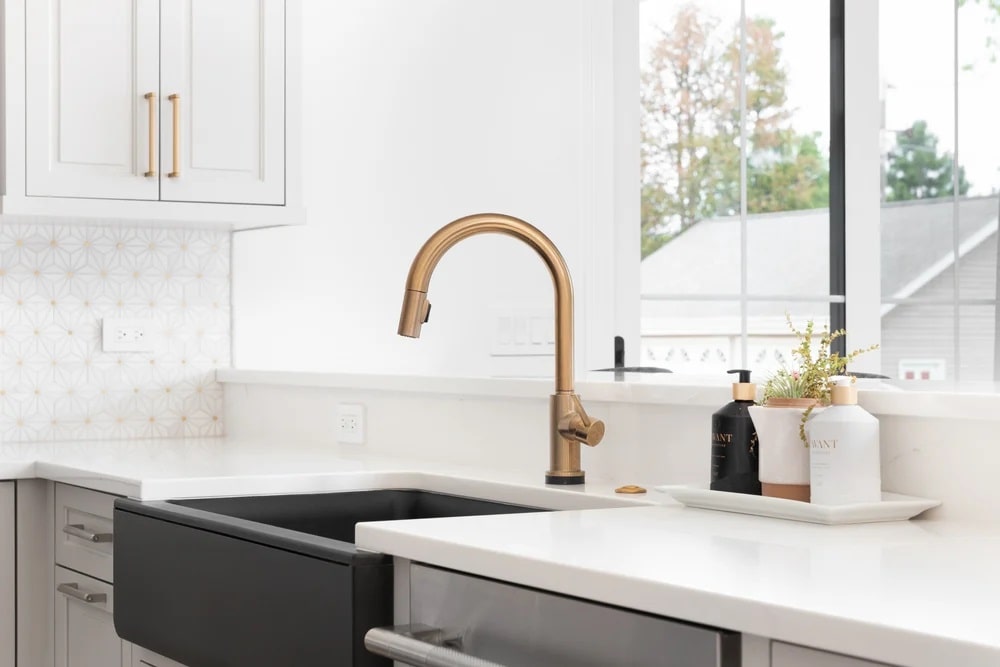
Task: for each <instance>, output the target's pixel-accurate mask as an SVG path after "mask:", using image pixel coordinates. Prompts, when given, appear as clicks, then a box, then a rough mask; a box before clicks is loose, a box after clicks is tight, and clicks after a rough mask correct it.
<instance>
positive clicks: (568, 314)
mask: <svg viewBox="0 0 1000 667" xmlns="http://www.w3.org/2000/svg"><path fill="white" fill-rule="evenodd" d="M487 233H494V234H505V235H507V236H512V237H514V238H516V239H519V240H520V241H523V242H524V243H526V244H527V245H529V246H530V247H531V248H533V249H534V250H535V252H537V253H538V255H539V256H540V257H541V258H542V261H543V262H545V266H546V267H548V269H549V273H550V274H551V275H552V284H553V286H554V288H555V329H556V332H555V333H556V355H555V356H556V369H555V376H556V377H555V385H556V388H555V394H553V396H552V403H551V405H552V424H551V429H550V430H551V446H550V469H549V471H548V472H547V473H546V477H545V479H546V483H549V484H582V483H583V482H584V472H583V470H581V469H580V443H581V442H582V443H583V444H586V445H590V446H594V445H596V444H597V443H598V442H600V441H601V438H602V437H603V436H604V423H603V422H601V421H600V420H596V419H591V418H590V417H589V416H587V413H586V412H584V410H583V406H582V405H581V404H580V400H579V397H578V396H576V394H575V393H574V390H573V281H572V279H571V278H570V274H569V267H567V266H566V261H565V260H564V259H563V257H562V254H561V253H560V252H559V249H558V248H556V246H555V244H554V243H552V241H551V240H550V239H549V238H548V237H547V236H546V235H545V234H543V233H542V232H541V231H539V230H538V229H537V228H536V227H534V226H532V225H530V224H528V223H527V222H525V221H524V220H521V219H520V218H515V217H513V216H509V215H503V214H500V213H479V214H476V215H470V216H466V217H464V218H459V219H458V220H455V221H453V222H450V223H448V224H447V225H445V226H444V227H442V228H441V229H439V230H438V231H437V232H435V233H434V234H433V235H432V236H431V237H430V238H429V239H427V241H426V242H425V243H424V245H423V247H422V248H420V251H419V252H418V253H417V256H416V257H415V258H414V259H413V264H411V266H410V273H409V276H408V277H407V279H406V292H405V295H404V297H403V307H402V310H401V311H400V315H399V330H398V331H399V335H401V336H408V337H411V338H418V337H419V336H420V329H421V326H422V325H423V324H424V323H425V322H426V321H427V318H428V316H429V315H430V307H431V306H430V302H429V301H428V300H427V290H428V288H429V287H430V280H431V274H432V273H433V272H434V268H435V267H436V266H437V263H438V262H439V261H440V259H441V257H442V256H444V254H445V253H446V252H447V251H448V250H449V249H450V248H451V247H452V246H454V245H455V244H457V243H458V242H460V241H462V240H463V239H466V238H469V237H470V236H476V235H478V234H487Z"/></svg>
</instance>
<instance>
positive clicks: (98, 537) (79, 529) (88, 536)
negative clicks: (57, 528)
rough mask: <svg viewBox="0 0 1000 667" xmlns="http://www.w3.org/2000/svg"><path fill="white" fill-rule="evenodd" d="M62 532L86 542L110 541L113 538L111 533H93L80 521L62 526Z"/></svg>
mask: <svg viewBox="0 0 1000 667" xmlns="http://www.w3.org/2000/svg"><path fill="white" fill-rule="evenodd" d="M62 532H64V533H66V534H67V535H72V536H73V537H78V538H80V539H81V540H87V541H88V542H112V541H113V540H114V535H113V534H112V533H95V532H93V531H90V530H87V529H86V528H85V527H84V525H83V524H82V523H71V524H69V525H68V526H63V529H62Z"/></svg>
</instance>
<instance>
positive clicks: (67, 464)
mask: <svg viewBox="0 0 1000 667" xmlns="http://www.w3.org/2000/svg"><path fill="white" fill-rule="evenodd" d="M34 477H38V478H44V479H49V480H53V481H58V482H66V483H70V484H76V485H79V486H84V487H88V488H92V489H96V490H99V491H105V492H109V493H117V494H121V495H128V496H132V497H135V498H139V499H143V500H160V499H166V498H179V497H197V496H222V495H256V494H277V493H314V492H324V491H336V490H350V489H371V488H425V489H430V490H435V491H441V492H445V493H455V494H459V495H470V496H476V497H482V498H489V499H494V500H500V501H507V502H515V503H522V504H528V505H539V506H545V507H551V508H554V509H566V510H569V511H565V512H551V513H538V514H517V515H501V516H487V517H466V518H453V519H426V520H421V521H397V522H384V523H368V524H359V525H358V528H357V543H358V546H360V547H362V548H367V549H373V550H377V551H382V552H385V553H390V554H394V555H397V556H400V557H403V558H409V559H413V560H418V561H422V562H425V563H430V564H435V565H440V566H443V567H449V568H454V569H456V570H461V571H465V572H470V573H473V574H479V575H483V576H487V577H492V578H496V579H500V580H505V581H510V582H513V583H517V584H522V585H527V586H534V587H538V588H542V589H546V590H551V591H555V592H560V593H565V594H569V595H574V596H578V597H582V598H587V599H592V600H597V601H600V602H605V603H609V604H615V605H620V606H623V607H627V608H631V609H638V610H641V611H647V612H651V613H655V614H661V615H665V616H671V617H675V618H680V619H685V620H689V621H693V622H697V623H704V624H707V625H712V626H717V627H721V628H726V629H730V630H736V631H739V632H746V633H752V634H756V635H761V636H765V637H772V638H775V639H780V640H784V641H789V642H793V643H797V644H804V645H808V646H814V647H818V648H821V649H826V650H830V651H836V652H840V653H846V654H849V655H857V656H860V657H864V658H868V659H871V660H879V661H883V662H886V663H890V664H898V665H907V666H911V667H923V666H927V667H930V666H932V665H933V666H935V667H937V666H939V665H956V666H959V665H960V666H962V667H965V666H970V667H978V666H980V665H983V666H987V665H1000V625H998V624H997V618H1000V565H998V564H1000V526H986V525H966V524H957V523H952V522H944V521H933V520H917V521H910V522H901V523H893V524H870V525H859V526H816V525H811V524H804V523H795V522H790V521H781V520H777V519H765V518H760V517H751V516H743V515H734V514H725V513H721V512H711V511H706V510H694V509H686V508H682V507H680V506H678V505H674V504H663V505H656V504H651V503H661V502H662V503H672V501H669V500H667V499H666V498H665V497H661V496H660V495H659V494H656V493H651V494H649V495H648V496H647V497H639V498H627V497H622V496H617V495H615V494H614V492H613V486H614V485H613V484H611V483H593V482H591V483H588V484H587V485H586V486H585V487H584V488H576V487H568V488H566V489H561V488H553V487H546V486H544V484H543V483H542V471H541V470H539V471H534V472H533V473H531V474H526V473H522V472H513V471H502V470H495V469H491V470H484V469H475V468H468V467H461V466H452V465H448V464H443V463H440V462H437V463H436V462H431V461H421V460H419V459H416V458H415V459H413V460H408V459H402V458H399V457H379V456H375V455H371V454H370V453H368V452H367V451H366V450H365V449H364V448H363V447H351V446H329V447H319V446H310V447H296V446H294V445H290V444H286V445H274V444H273V443H269V444H261V443H259V442H251V441H241V440H234V439H227V438H222V439H205V440H147V441H122V442H73V443H45V444H35V445H32V444H10V443H6V444H0V480H2V479H23V478H34ZM623 481H628V480H623Z"/></svg>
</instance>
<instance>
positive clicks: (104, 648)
mask: <svg viewBox="0 0 1000 667" xmlns="http://www.w3.org/2000/svg"><path fill="white" fill-rule="evenodd" d="M55 583H56V600H55V609H56V624H55V625H56V637H55V647H56V664H55V667H131V666H130V665H129V662H130V661H129V657H128V655H129V651H128V649H129V648H130V647H129V645H128V644H127V643H126V642H123V641H122V640H121V639H119V637H118V634H117V633H116V632H115V623H114V616H113V614H114V588H113V587H112V586H111V585H110V584H106V583H104V582H103V581H100V580H98V579H92V578H90V577H88V576H85V575H82V574H79V573H77V572H73V571H72V570H67V569H65V568H61V567H58V566H57V567H56V577H55ZM87 596H90V598H89V599H87Z"/></svg>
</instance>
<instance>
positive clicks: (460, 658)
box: [365, 626, 504, 667]
mask: <svg viewBox="0 0 1000 667" xmlns="http://www.w3.org/2000/svg"><path fill="white" fill-rule="evenodd" d="M415 635H417V636H429V637H440V636H442V635H443V633H442V632H441V631H440V630H435V629H433V628H424V627H421V628H420V629H419V631H418V630H417V626H398V627H395V628H372V629H371V630H369V631H368V632H367V633H365V648H367V649H368V651H369V652H370V653H374V654H375V655H381V656H383V657H385V658H389V659H390V660H395V661H397V662H401V663H403V664H405V665H412V666H413V667H504V665H501V664H500V663H496V662H491V661H489V660H484V659H483V658H477V657H475V656H472V655H468V654H466V653H462V652H461V651H456V650H455V649H453V648H448V647H447V646H442V645H440V644H434V643H430V642H427V641H424V640H422V639H417V638H416V636H415Z"/></svg>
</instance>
